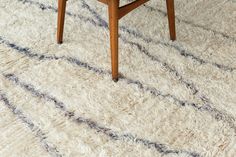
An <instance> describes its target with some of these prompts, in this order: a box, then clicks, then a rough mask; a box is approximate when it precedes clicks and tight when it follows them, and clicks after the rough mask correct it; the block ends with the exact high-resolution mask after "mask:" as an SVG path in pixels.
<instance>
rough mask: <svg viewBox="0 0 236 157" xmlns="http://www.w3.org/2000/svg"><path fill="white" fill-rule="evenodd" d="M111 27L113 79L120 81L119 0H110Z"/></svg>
mask: <svg viewBox="0 0 236 157" xmlns="http://www.w3.org/2000/svg"><path fill="white" fill-rule="evenodd" d="M108 11H109V29H110V46H111V65H112V79H113V80H114V81H115V82H116V81H118V62H119V60H118V22H119V19H118V18H119V0H109V2H108Z"/></svg>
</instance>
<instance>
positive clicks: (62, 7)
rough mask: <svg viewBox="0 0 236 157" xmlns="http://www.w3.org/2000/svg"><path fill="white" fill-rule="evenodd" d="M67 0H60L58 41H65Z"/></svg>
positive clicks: (59, 42)
mask: <svg viewBox="0 0 236 157" xmlns="http://www.w3.org/2000/svg"><path fill="white" fill-rule="evenodd" d="M65 11H66V0H58V17H57V18H58V19H57V43H58V44H61V43H62V41H63V30H64V22H65Z"/></svg>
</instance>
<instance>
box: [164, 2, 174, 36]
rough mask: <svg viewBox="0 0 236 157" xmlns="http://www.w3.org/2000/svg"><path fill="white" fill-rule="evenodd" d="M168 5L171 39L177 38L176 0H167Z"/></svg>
mask: <svg viewBox="0 0 236 157" xmlns="http://www.w3.org/2000/svg"><path fill="white" fill-rule="evenodd" d="M166 6H167V14H168V20H169V31H170V39H171V40H176V31H175V7H174V0H166Z"/></svg>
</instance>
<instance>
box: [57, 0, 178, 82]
mask: <svg viewBox="0 0 236 157" xmlns="http://www.w3.org/2000/svg"><path fill="white" fill-rule="evenodd" d="M98 1H100V2H102V3H104V4H107V5H108V14H109V29H110V47H111V67H112V68H111V69H112V79H113V80H114V81H118V76H119V74H118V72H119V71H118V63H119V56H118V45H119V44H118V40H119V34H118V25H119V19H121V18H122V17H124V16H125V15H127V14H128V13H129V12H131V11H132V10H134V9H135V8H137V7H139V6H140V5H142V4H144V3H146V2H147V1H149V0H136V1H134V2H131V3H129V4H127V5H124V6H122V7H120V6H119V2H120V0H98ZM166 6H167V15H168V22H169V31H170V39H171V40H176V30H175V11H174V0H166ZM65 10H66V0H58V22H57V42H58V43H62V41H63V29H64V21H65Z"/></svg>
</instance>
